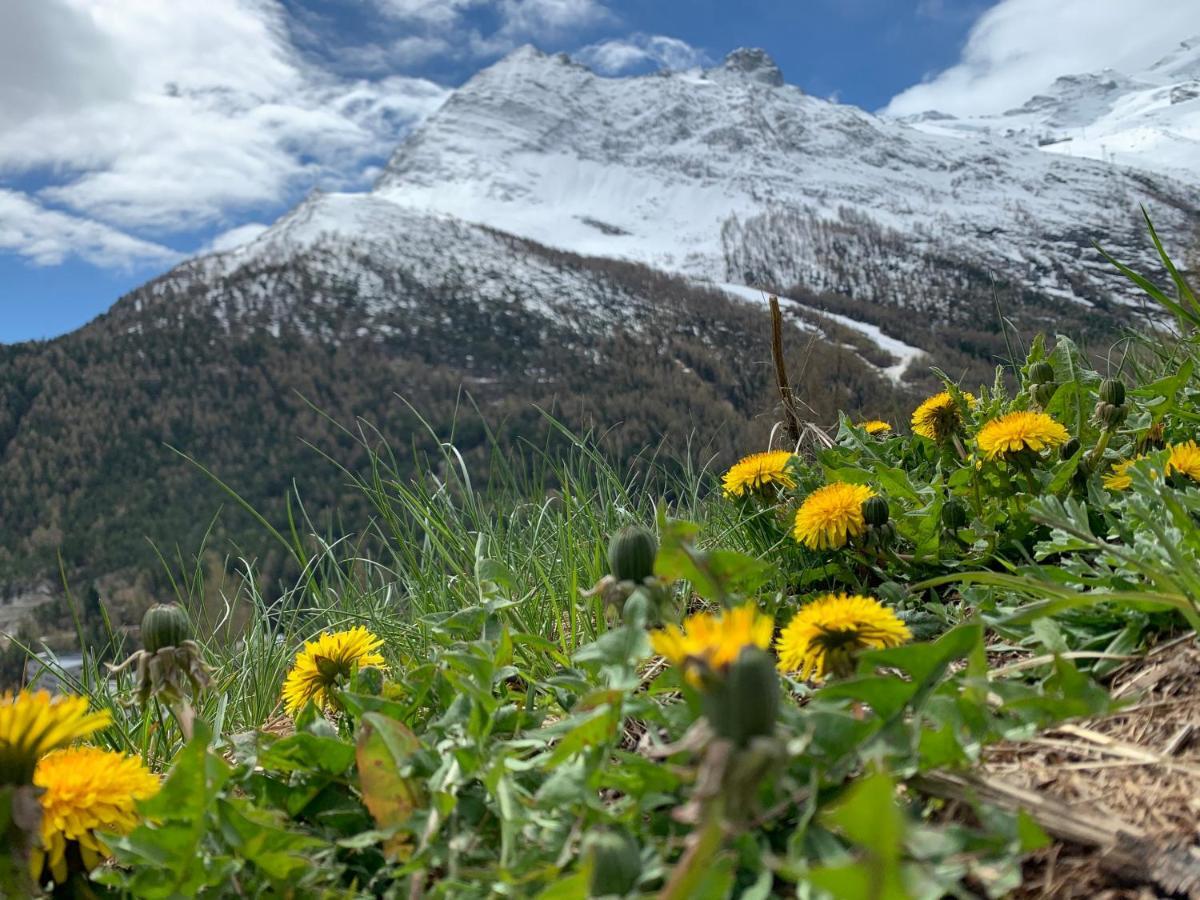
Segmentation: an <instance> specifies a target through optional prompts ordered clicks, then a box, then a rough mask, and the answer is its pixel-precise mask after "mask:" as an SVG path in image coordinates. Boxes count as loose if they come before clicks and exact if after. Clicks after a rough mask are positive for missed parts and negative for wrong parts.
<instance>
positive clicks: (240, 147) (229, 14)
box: [0, 0, 446, 264]
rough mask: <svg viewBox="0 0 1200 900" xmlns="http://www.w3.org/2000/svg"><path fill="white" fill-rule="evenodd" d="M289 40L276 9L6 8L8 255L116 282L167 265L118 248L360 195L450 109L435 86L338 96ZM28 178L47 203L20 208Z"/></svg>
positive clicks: (78, 3) (39, 0)
mask: <svg viewBox="0 0 1200 900" xmlns="http://www.w3.org/2000/svg"><path fill="white" fill-rule="evenodd" d="M287 25H288V22H287V20H286V18H285V15H284V12H283V9H282V7H281V6H280V5H279V3H278V0H205V2H204V3H203V4H200V3H180V2H173V0H15V2H13V0H5V2H0V187H4V186H5V185H6V184H7V185H8V187H9V188H12V189H13V190H10V191H8V192H7V196H8V200H9V202H7V203H6V204H5V205H4V206H3V207H0V233H3V234H4V235H6V238H5V242H4V244H3V246H6V247H7V248H8V249H17V250H18V252H25V253H26V254H27V255H29V256H31V258H35V259H37V260H39V261H43V262H45V261H53V260H54V259H55V258H56V254H63V253H66V254H69V253H70V252H72V251H71V246H72V245H71V241H76V242H78V246H79V249H78V250H77V251H76V252H78V253H79V255H81V256H83V257H84V258H87V259H89V260H91V261H94V262H98V263H100V262H101V261H105V262H103V263H102V264H112V263H119V262H120V259H119V256H120V251H121V248H125V250H126V251H127V253H128V257H129V259H130V260H134V259H149V258H153V257H154V253H152V252H150V249H149V248H158V250H157V251H155V252H157V253H159V254H160V255H159V258H163V257H162V256H161V251H162V250H163V249H164V248H162V247H161V246H160V245H158V244H157V243H153V242H147V241H144V240H139V238H137V237H136V236H128V235H126V237H127V239H126V240H124V241H121V240H118V239H117V238H116V235H119V233H120V231H121V230H139V229H141V230H145V229H154V230H155V234H156V236H157V235H169V234H171V233H173V232H184V231H189V230H191V229H195V228H198V227H203V226H208V225H211V224H213V223H218V222H223V221H229V220H230V218H231V217H233V216H236V214H237V213H238V212H239V211H242V210H248V209H253V208H255V207H259V206H268V205H276V204H279V203H282V202H284V201H286V200H287V199H288V198H289V197H290V196H293V195H294V194H295V193H296V192H298V191H300V190H304V189H307V188H308V187H311V186H313V185H320V186H322V187H326V188H339V187H357V186H362V185H363V184H365V182H363V180H362V173H363V170H364V168H365V167H366V165H367V163H368V162H369V161H370V160H372V159H377V158H379V157H382V156H386V155H387V154H388V153H390V152H391V150H392V149H393V148H394V146H395V145H396V143H398V141H399V139H400V137H401V136H402V134H403V133H404V132H405V130H406V129H407V128H408V127H410V126H411V124H412V123H413V122H414V121H416V120H417V119H419V118H420V117H422V116H424V115H426V114H428V113H429V112H430V111H432V110H433V109H435V108H436V107H437V106H438V105H440V103H441V102H442V101H443V100H444V98H445V96H446V91H445V90H444V89H443V88H441V87H439V86H437V85H435V84H433V83H431V82H428V81H425V80H422V79H415V78H404V77H399V76H391V77H388V78H384V79H375V80H346V79H342V78H337V77H335V76H333V75H332V74H330V73H329V72H326V71H323V70H321V69H319V68H317V67H315V66H314V65H313V64H311V63H309V62H307V61H306V60H304V59H303V58H301V56H300V55H299V53H298V52H297V51H296V50H295V48H294V47H293V46H292V44H291V43H290V41H289V38H288V30H287ZM27 175H29V176H36V177H37V179H38V180H39V182H45V181H46V180H47V176H48V178H49V182H50V183H49V184H48V185H46V186H44V187H42V188H41V190H40V191H39V192H38V198H40V202H38V203H35V201H34V200H33V199H32V198H29V197H28V196H26V201H27V202H26V203H25V204H20V205H18V204H15V203H13V202H12V197H13V196H15V194H14V191H15V189H16V188H17V186H18V183H17V181H16V179H18V178H20V177H21V176H27ZM26 193H28V192H26ZM29 203H35V206H36V207H37V209H39V210H40V211H41V212H40V213H37V214H36V218H37V224H36V226H33V225H30V226H28V227H26V223H24V222H23V221H21V220H20V219H19V218H14V217H16V216H19V215H21V214H23V213H26V212H29V205H28V204H29ZM47 204H49V205H52V206H62V207H66V208H67V209H68V210H70V212H71V213H76V214H78V215H77V216H76V215H69V214H65V213H61V212H55V211H54V210H52V209H49V208H47ZM31 215H34V214H33V213H31ZM89 220H90V224H91V226H92V227H90V228H85V227H83V226H84V225H86V224H88V221H89ZM235 221H236V219H235ZM55 226H57V227H59V228H60V229H61V234H60V236H59V238H57V239H55V240H50V241H47V240H46V236H45V231H46V229H49V228H52V227H55ZM157 239H159V240H163V239H165V237H158V238H157ZM22 245H23V246H25V247H26V248H27V249H25V250H22V249H21V246H22ZM98 248H101V249H98ZM59 258H61V256H60V257H59Z"/></svg>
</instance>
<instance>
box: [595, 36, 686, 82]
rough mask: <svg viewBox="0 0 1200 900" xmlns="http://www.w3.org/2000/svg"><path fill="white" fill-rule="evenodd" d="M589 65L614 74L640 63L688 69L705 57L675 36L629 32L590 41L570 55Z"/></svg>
mask: <svg viewBox="0 0 1200 900" xmlns="http://www.w3.org/2000/svg"><path fill="white" fill-rule="evenodd" d="M572 55H573V56H574V57H575V58H576V59H578V60H579V61H580V62H582V63H583V64H584V65H586V66H588V67H589V68H591V69H593V70H595V71H597V72H601V73H603V74H606V75H617V74H619V73H621V72H628V71H629V70H630V69H636V68H639V67H642V66H647V65H653V66H657V67H659V68H663V69H677V70H678V69H690V68H693V67H695V66H699V65H703V64H704V63H705V62H707V58H706V56H705V54H704V52H703V51H701V50H698V49H696V48H695V47H693V46H691V45H690V44H688V43H686V42H685V41H681V40H679V39H678V38H673V37H666V36H665V35H661V34H649V35H648V34H631V35H629V36H628V37H625V38H615V39H612V40H607V41H600V42H599V43H596V44H590V45H589V46H587V47H584V48H582V49H580V50H577V51H575V53H573V54H572Z"/></svg>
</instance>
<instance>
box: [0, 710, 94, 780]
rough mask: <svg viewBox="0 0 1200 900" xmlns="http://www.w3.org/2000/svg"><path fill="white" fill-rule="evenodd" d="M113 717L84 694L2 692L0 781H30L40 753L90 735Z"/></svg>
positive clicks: (41, 754)
mask: <svg viewBox="0 0 1200 900" xmlns="http://www.w3.org/2000/svg"><path fill="white" fill-rule="evenodd" d="M110 721H111V716H110V715H109V712H108V710H101V711H99V712H88V701H87V698H85V697H74V696H69V695H63V694H60V695H57V696H51V694H50V693H49V692H48V691H20V692H18V693H16V694H13V693H4V694H0V784H28V783H29V781H30V779H31V778H32V777H33V769H34V766H35V765H36V763H37V760H38V757H40V756H43V755H45V754H46V753H49V752H50V751H51V750H55V749H57V748H59V747H65V746H66V745H67V744H70V743H71V742H72V741H77V740H80V739H81V738H85V737H88V736H89V735H91V734H93V733H94V732H96V731H99V730H100V729H101V728H104V727H105V726H106V725H108V723H109V722H110Z"/></svg>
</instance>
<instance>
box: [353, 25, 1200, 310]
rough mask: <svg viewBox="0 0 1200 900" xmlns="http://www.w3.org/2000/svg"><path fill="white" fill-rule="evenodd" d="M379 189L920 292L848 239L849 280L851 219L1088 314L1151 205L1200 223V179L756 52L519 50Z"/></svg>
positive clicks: (473, 216)
mask: <svg viewBox="0 0 1200 900" xmlns="http://www.w3.org/2000/svg"><path fill="white" fill-rule="evenodd" d="M374 196H375V197H377V198H381V199H386V200H389V201H391V202H394V203H397V204H401V205H405V206H411V207H414V208H418V209H423V210H436V211H439V212H443V213H447V214H450V215H453V216H456V217H458V218H462V219H464V220H467V221H472V222H479V223H482V224H486V225H489V226H492V227H494V228H497V229H502V230H505V231H509V232H512V233H515V234H520V235H524V236H527V237H530V238H532V239H534V240H537V241H539V242H542V243H545V244H548V245H550V246H555V247H563V248H566V249H570V250H573V251H576V252H580V253H586V254H596V255H607V256H618V257H626V258H631V259H635V260H639V261H642V262H646V263H648V264H651V265H654V266H659V267H662V268H666V269H670V270H673V271H678V272H683V273H687V274H691V275H695V276H700V277H704V278H709V279H713V280H717V281H731V282H738V283H748V280H749V278H750V276H753V277H754V278H755V279H756V280H757V282H760V283H761V282H771V281H776V282H778V283H783V284H786V283H789V282H788V281H787V279H788V278H790V277H792V276H793V275H795V274H803V275H804V276H805V282H806V284H807V285H808V286H810V287H813V288H817V289H831V290H842V291H848V292H852V293H854V294H855V295H856V296H859V297H860V298H863V299H868V300H873V301H879V302H893V303H896V302H898V303H904V302H905V301H906V300H907V299H908V298H905V297H896V296H886V297H885V296H880V295H879V294H878V293H875V291H877V289H876V288H875V287H874V286H873V284H872V283H871V280H870V279H868V278H866V277H854V273H851V274H850V275H849V276H848V275H847V273H846V271H845V266H844V264H845V261H846V257H855V256H856V255H857V256H859V257H861V256H864V255H866V254H867V253H868V251H869V250H870V249H871V248H869V247H868V246H866V245H864V244H861V243H856V238H855V237H854V236H853V235H852V234H849V233H847V234H844V235H842V237H841V238H840V239H839V240H840V241H841V244H842V246H841V249H840V251H838V252H839V253H840V255H841V256H842V257H843V258H842V259H841V260H839V265H840V266H841V269H839V270H838V271H834V269H833V268H832V267H831V266H830V265H829V263H828V258H827V256H826V253H827V251H828V248H826V247H822V246H820V244H819V242H818V241H816V240H814V239H813V234H814V233H815V232H817V231H820V229H821V228H822V227H823V226H825V225H828V224H830V223H845V222H846V221H848V220H852V221H854V222H855V223H858V224H861V225H862V226H863V227H864V228H868V229H875V230H876V231H879V232H886V233H887V234H889V235H893V236H895V239H896V241H898V242H899V246H897V247H895V248H894V250H893V258H892V259H891V260H889V263H890V264H891V265H893V266H894V267H898V268H903V267H911V268H912V269H913V270H914V271H917V270H919V269H920V268H921V266H922V265H924V261H925V260H927V259H928V258H929V257H937V258H939V259H945V258H951V259H962V260H969V261H970V262H971V263H972V264H974V265H977V266H980V267H985V268H989V269H992V270H994V271H996V272H998V273H999V275H1000V276H1001V277H1002V278H1008V279H1012V280H1014V281H1020V282H1023V283H1026V284H1029V285H1031V286H1038V287H1040V288H1041V289H1043V290H1045V291H1046V292H1047V293H1048V294H1050V295H1054V296H1060V297H1069V298H1073V299H1077V300H1083V301H1088V300H1091V299H1093V298H1094V297H1095V296H1097V295H1100V294H1105V295H1108V294H1111V293H1112V292H1113V291H1114V290H1115V291H1123V290H1124V288H1123V287H1122V286H1121V285H1119V283H1117V282H1116V281H1115V280H1114V279H1112V278H1111V276H1110V273H1109V271H1108V269H1107V268H1106V267H1105V266H1103V265H1102V264H1100V263H1099V260H1098V258H1097V257H1096V256H1095V254H1094V252H1093V251H1092V250H1091V247H1090V244H1091V240H1092V239H1093V238H1101V237H1102V238H1103V239H1104V240H1105V243H1106V244H1107V245H1108V246H1109V247H1111V248H1112V249H1113V250H1114V251H1115V252H1116V253H1118V254H1120V255H1121V256H1123V257H1124V258H1125V259H1128V260H1130V261H1132V262H1133V263H1135V264H1140V263H1145V264H1146V265H1150V264H1151V263H1152V257H1150V256H1149V254H1148V253H1147V248H1146V242H1145V240H1144V235H1143V233H1142V230H1141V226H1140V224H1139V221H1138V216H1137V208H1138V206H1139V204H1142V203H1145V204H1148V205H1149V206H1150V208H1151V211H1152V213H1153V214H1154V215H1155V217H1156V219H1157V220H1158V221H1159V222H1161V223H1162V224H1161V227H1160V230H1161V231H1162V232H1163V233H1166V234H1177V235H1180V236H1181V237H1187V238H1190V236H1191V234H1192V231H1193V228H1194V226H1195V224H1196V222H1197V220H1198V218H1197V217H1198V212H1197V211H1198V210H1200V185H1198V186H1193V185H1188V184H1184V183H1181V182H1178V181H1175V180H1173V179H1170V178H1167V177H1164V176H1160V175H1155V174H1145V173H1136V174H1134V175H1130V174H1128V173H1126V172H1124V171H1118V170H1116V169H1114V168H1113V167H1112V166H1109V165H1105V164H1104V163H1102V162H1096V161H1092V160H1078V159H1071V158H1067V157H1063V156H1054V155H1050V154H1045V153H1039V152H1037V151H1036V150H1035V149H1032V148H1027V147H1022V146H1018V145H1016V144H1015V143H1013V142H1010V141H1003V140H996V139H994V138H992V137H990V136H987V135H978V136H976V138H975V139H974V140H962V139H961V138H960V137H958V136H947V135H944V134H930V133H928V131H925V130H921V129H918V128H915V127H912V126H910V125H907V124H905V123H902V122H898V121H890V120H884V119H881V118H878V117H876V116H873V115H870V114H868V113H866V112H863V111H862V110H859V109H857V108H854V107H849V106H841V105H837V104H833V103H829V102H826V101H824V100H820V99H817V98H815V97H810V96H807V95H805V94H804V93H803V91H801V90H800V89H799V88H797V87H794V86H791V85H787V84H783V83H782V81H781V77H780V76H779V74H778V69H777V68H776V67H775V65H774V63H773V62H771V61H770V59H769V58H768V57H767V56H766V55H765V54H764V53H762V52H761V51H751V50H740V51H735V53H733V54H731V55H730V57H729V59H727V61H726V62H725V64H723V65H722V66H719V67H717V68H715V69H710V70H707V71H699V70H695V71H689V72H679V73H665V74H662V73H660V74H656V75H649V76H640V77H633V78H606V77H601V76H598V75H596V74H595V73H593V72H591V71H590V70H588V69H586V68H584V67H583V66H580V65H577V64H575V63H573V62H572V61H571V60H570V59H568V58H567V57H565V56H563V55H558V56H547V55H544V54H542V53H539V52H538V51H536V50H534V49H532V48H524V49H522V50H519V51H516V52H514V53H513V54H512V55H510V56H509V57H507V58H506V59H504V60H502V61H500V62H499V63H497V64H496V65H494V66H492V67H491V68H489V69H486V70H484V71H482V72H480V73H479V74H478V75H476V76H475V77H474V78H472V79H471V80H470V81H469V82H467V83H466V84H465V85H464V86H463V87H462V88H460V89H459V90H457V91H456V92H455V93H454V94H453V95H452V96H451V97H450V98H449V100H448V101H447V102H446V104H445V105H444V106H443V107H442V108H441V109H440V110H439V111H438V112H437V113H436V114H434V115H433V116H431V117H430V118H429V119H428V120H427V121H426V122H425V123H424V124H423V125H422V127H421V128H420V129H418V130H417V131H416V132H415V133H414V134H413V135H411V136H410V138H409V139H408V140H407V141H406V142H405V143H404V144H403V145H402V146H401V147H400V148H399V150H398V151H397V152H396V154H395V156H394V157H393V159H392V160H391V162H390V164H389V166H388V168H387V170H386V171H385V174H384V175H383V177H382V178H381V179H380V181H379V183H378V185H377V187H376V189H375V192H374ZM747 260H752V261H753V267H752V271H748V270H747V266H746V261H747ZM864 262H865V260H864ZM1128 296H1132V293H1130V294H1129V295H1128Z"/></svg>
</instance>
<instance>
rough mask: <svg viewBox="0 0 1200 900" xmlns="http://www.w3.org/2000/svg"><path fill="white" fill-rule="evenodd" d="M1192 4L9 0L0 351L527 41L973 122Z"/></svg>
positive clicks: (89, 312)
mask: <svg viewBox="0 0 1200 900" xmlns="http://www.w3.org/2000/svg"><path fill="white" fill-rule="evenodd" d="M1193 2H1194V0H1160V3H1161V4H1163V6H1164V8H1166V7H1170V8H1171V9H1175V7H1178V9H1177V10H1175V12H1176V13H1178V15H1176V16H1175V17H1174V18H1172V15H1173V14H1172V13H1170V12H1169V11H1168V14H1167V15H1162V14H1161V13H1160V15H1159V16H1158V17H1157V18H1156V19H1155V22H1154V23H1151V24H1147V23H1146V22H1145V21H1143V20H1146V19H1147V18H1148V17H1146V16H1143V15H1140V14H1139V15H1136V16H1135V17H1133V16H1134V14H1133V13H1131V10H1132V9H1133V8H1134V5H1131V4H1128V3H1126V2H1124V0H1056V3H1055V4H1050V5H1047V4H1046V3H1045V0H740V2H728V0H643V2H636V0H4V2H2V3H0V342H11V341H18V340H28V339H35V338H45V337H51V336H54V335H57V334H61V333H63V332H65V331H69V330H71V329H73V328H76V327H79V326H80V325H82V324H84V323H85V322H87V321H89V320H90V319H92V318H93V317H95V316H96V315H97V314H99V313H101V312H103V311H104V310H105V309H107V308H108V307H109V306H110V305H111V304H112V303H113V302H114V301H115V300H116V299H117V298H118V297H119V296H120V295H121V294H122V293H124V292H126V291H128V290H131V289H132V288H134V287H136V286H138V285H139V284H141V283H143V282H144V281H146V280H147V279H148V278H151V277H153V276H154V275H156V274H158V273H161V272H163V271H166V270H167V269H169V268H170V267H171V266H172V265H174V264H175V263H177V262H179V261H181V260H183V259H186V258H187V257H188V256H191V255H193V254H195V253H197V252H200V251H203V250H205V249H206V248H211V247H216V248H220V247H225V246H231V245H236V243H238V242H239V241H241V240H245V239H247V238H249V237H252V236H253V235H254V234H256V233H257V232H258V231H260V230H261V229H262V228H263V227H264V226H265V225H266V224H269V223H270V222H271V221H273V220H274V219H275V218H276V217H277V216H278V215H280V214H281V213H282V212H284V211H286V210H287V209H288V208H289V207H290V206H291V205H293V204H294V203H295V202H297V200H299V199H300V198H301V197H303V196H304V194H305V193H307V192H308V191H309V190H311V189H312V188H314V187H321V188H324V189H333V190H362V189H365V188H367V187H369V185H370V183H371V181H372V179H373V177H374V176H375V174H376V173H377V170H378V167H379V166H380V165H381V164H382V163H383V162H384V161H386V158H387V156H388V154H389V153H390V151H391V149H392V148H393V147H394V146H395V145H396V144H397V143H398V142H399V141H400V140H401V139H402V137H403V135H404V134H405V133H406V132H407V131H408V130H409V129H411V127H413V125H414V124H416V123H418V122H419V121H420V119H421V118H422V117H423V116H425V115H427V114H429V113H430V112H431V111H432V110H434V109H435V108H436V107H437V105H438V104H439V103H440V102H441V101H442V99H443V98H444V96H445V93H446V91H447V90H448V89H451V88H453V87H454V86H456V85H458V84H461V83H462V82H463V81H464V80H466V79H467V78H469V77H470V76H471V75H472V74H473V73H474V72H475V71H477V70H478V69H480V68H482V67H484V66H486V65H488V64H490V63H491V62H493V61H495V60H496V59H498V58H499V57H500V56H502V55H504V53H506V52H508V51H509V50H511V49H513V48H514V47H516V46H519V45H520V44H523V43H533V44H535V45H537V46H538V47H540V48H542V49H544V50H548V51H560V50H561V51H566V52H568V53H571V54H572V55H574V56H576V58H578V59H581V60H583V61H585V62H587V63H588V64H589V65H592V66H593V68H596V69H597V70H598V71H603V72H604V73H605V74H614V75H616V74H626V73H635V72H639V71H647V70H651V69H654V68H658V67H661V66H667V67H672V68H680V67H686V66H690V65H704V64H708V63H715V62H717V61H719V60H720V59H721V58H722V57H723V56H724V55H725V54H726V53H727V52H728V51H730V50H732V49H734V48H736V47H739V46H757V47H763V48H765V49H766V50H767V51H768V52H769V53H770V54H771V55H772V56H773V57H774V58H775V59H776V61H777V62H778V63H779V65H780V67H781V68H782V69H783V72H784V76H785V78H786V79H787V80H788V81H789V82H790V83H793V84H797V85H800V86H801V87H803V88H804V89H805V90H807V91H808V92H809V93H812V94H816V95H819V96H823V97H831V98H836V99H837V100H839V101H840V102H843V103H853V104H856V105H858V106H862V107H865V108H867V109H871V110H879V109H881V108H883V107H885V106H888V105H889V103H891V104H892V107H891V109H892V110H894V111H898V112H906V111H913V110H916V109H924V108H931V107H935V106H936V107H938V108H943V109H951V110H956V111H957V110H961V109H964V108H968V109H971V110H972V111H988V110H990V109H996V110H998V109H1003V108H1005V106H1006V105H1013V104H1015V103H1019V102H1021V101H1022V100H1024V99H1025V98H1027V97H1028V96H1030V94H1031V93H1032V92H1033V91H1034V90H1036V89H1038V88H1039V87H1040V86H1042V85H1044V84H1046V83H1049V81H1050V80H1052V79H1053V77H1056V76H1057V75H1059V74H1065V73H1067V72H1074V71H1092V70H1094V69H1097V68H1100V67H1102V65H1107V64H1117V63H1118V62H1120V61H1122V60H1125V59H1126V58H1132V59H1136V58H1138V54H1139V53H1142V54H1143V55H1145V54H1151V55H1153V54H1152V51H1161V50H1162V49H1163V46H1164V41H1166V40H1167V39H1168V37H1175V36H1176V35H1177V34H1178V32H1179V31H1180V30H1181V28H1182V27H1183V26H1182V25H1181V22H1186V21H1187V20H1188V18H1189V16H1193V15H1194V11H1193V7H1192V4H1193ZM1051 7H1053V8H1054V10H1055V15H1057V16H1058V20H1057V21H1055V22H1053V23H1048V22H1046V21H1044V18H1045V16H1044V14H1045V12H1046V10H1048V9H1050V8H1051ZM1072 17H1074V18H1072ZM1122 17H1124V19H1122ZM1131 17H1132V18H1131ZM1076 20H1078V22H1080V23H1092V24H1094V26H1095V28H1096V32H1095V33H1091V34H1089V33H1084V32H1082V31H1080V30H1079V29H1076V28H1073V27H1072V25H1073V23H1074V22H1075V21H1076ZM1195 24H1196V28H1195V29H1194V30H1195V31H1200V19H1197V20H1196V21H1195ZM1077 33H1078V39H1077V40H1075V41H1074V43H1072V37H1071V36H1072V35H1075V34H1077ZM1064 35H1065V37H1064ZM1104 35H1111V37H1108V38H1105V37H1104ZM1167 46H1169V44H1168V45H1167ZM1131 48H1132V49H1131ZM1122 54H1124V56H1123V55H1122ZM897 95H899V96H897ZM894 98H895V99H894ZM985 108H986V109H985Z"/></svg>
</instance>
